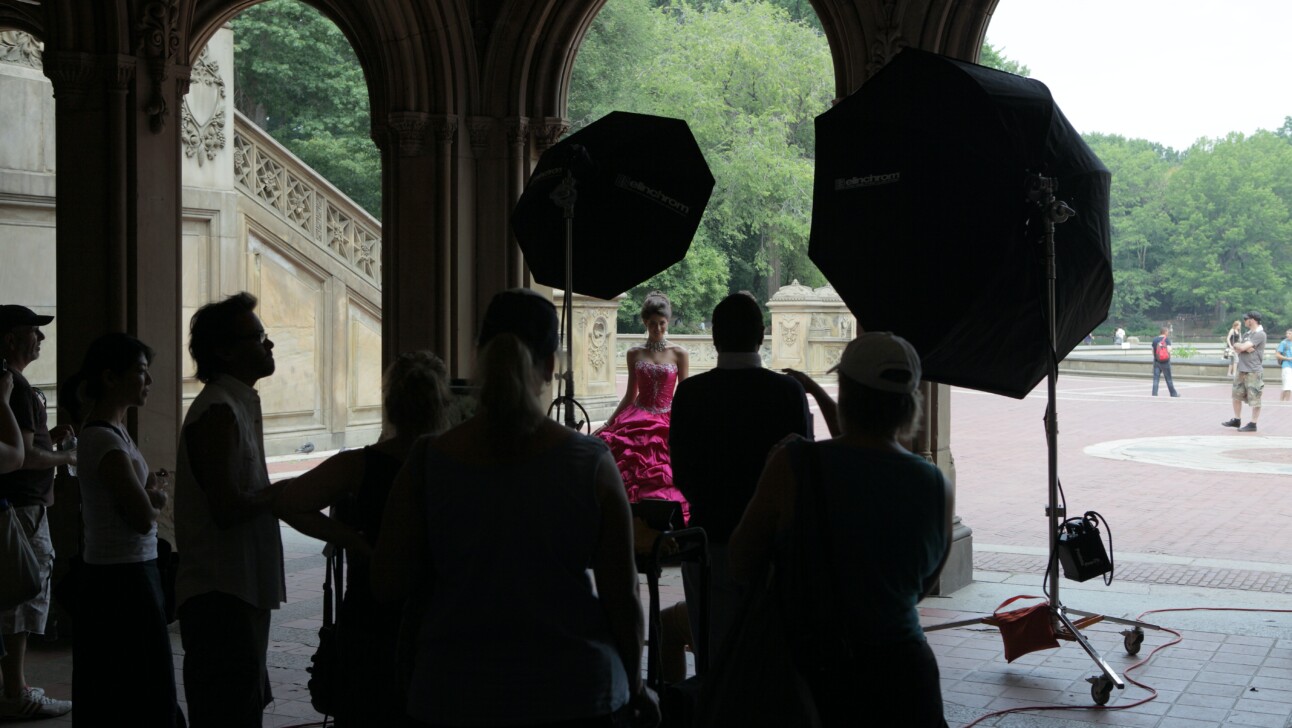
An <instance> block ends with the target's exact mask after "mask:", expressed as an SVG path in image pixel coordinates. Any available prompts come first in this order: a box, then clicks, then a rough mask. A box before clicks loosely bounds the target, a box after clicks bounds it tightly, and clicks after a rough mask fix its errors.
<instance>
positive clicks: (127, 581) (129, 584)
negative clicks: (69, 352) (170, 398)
mask: <svg viewBox="0 0 1292 728" xmlns="http://www.w3.org/2000/svg"><path fill="white" fill-rule="evenodd" d="M152 359H153V350H152V349H151V348H149V347H148V345H146V344H144V343H143V342H142V341H140V340H138V339H136V338H134V337H133V336H130V335H128V334H119V333H113V334H105V335H103V336H100V337H99V338H98V339H95V340H94V342H93V343H91V344H90V348H89V350H88V351H87V352H86V354H85V359H84V360H83V361H82V363H81V369H80V371H79V372H78V373H77V374H76V375H75V376H73V377H72V378H71V379H69V380H68V381H66V382H64V383H63V385H62V388H61V390H60V391H61V395H62V396H61V401H62V402H63V403H64V404H63V406H64V407H65V408H66V409H68V410H70V411H72V412H74V413H75V414H76V416H77V420H78V421H79V422H80V423H81V434H80V442H79V445H78V447H77V449H78V451H79V457H78V461H79V462H78V468H79V469H78V471H77V478H78V480H79V482H80V490H81V518H82V521H83V523H84V538H83V543H84V548H83V550H82V553H81V556H82V559H83V563H82V564H81V566H80V569H79V570H78V572H77V577H76V579H75V580H74V583H75V585H76V593H75V597H74V598H73V600H72V603H73V604H74V605H75V613H76V631H75V633H74V634H73V636H72V697H73V698H74V699H75V700H76V716H75V718H76V722H77V723H78V724H81V725H103V726H107V725H113V724H115V723H119V722H120V721H121V720H122V719H123V718H125V717H126V716H128V722H129V724H130V725H131V726H138V727H139V728H175V727H176V726H183V725H184V717H183V714H182V713H180V710H179V703H178V700H177V696H176V692H175V667H174V664H173V662H172V658H171V645H170V631H169V629H168V627H167V624H168V623H167V619H166V607H165V599H164V597H163V596H162V583H161V573H160V572H159V571H158V567H157V516H158V515H159V514H160V513H161V510H162V509H163V508H164V507H165V506H166V501H167V496H166V490H165V486H164V483H163V482H162V479H161V478H159V477H158V474H156V473H153V472H151V471H149V469H148V463H147V462H146V461H145V460H144V456H143V454H142V453H140V452H139V448H138V446H137V445H136V444H135V441H134V439H133V438H131V437H130V433H129V432H127V431H126V415H127V413H128V412H129V411H130V409H131V408H132V407H142V406H144V403H145V402H147V401H148V390H149V388H150V387H151V385H152V381H153V379H152V376H151V375H150V374H149V372H148V367H149V365H150V364H151V363H152ZM162 476H163V477H165V472H164V471H162ZM141 686H146V688H145V690H146V692H143V693H142V694H141Z"/></svg>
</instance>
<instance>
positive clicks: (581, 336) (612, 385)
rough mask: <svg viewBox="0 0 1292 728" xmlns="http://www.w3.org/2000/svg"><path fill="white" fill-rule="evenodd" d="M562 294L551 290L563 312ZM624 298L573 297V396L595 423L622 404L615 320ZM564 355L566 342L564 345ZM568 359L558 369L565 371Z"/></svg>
mask: <svg viewBox="0 0 1292 728" xmlns="http://www.w3.org/2000/svg"><path fill="white" fill-rule="evenodd" d="M563 296H564V294H563V292H562V291H559V290H553V291H552V303H553V304H554V305H555V306H556V309H557V311H560V309H561V303H562V298H563ZM623 298H624V297H623V296H616V297H615V298H614V299H612V300H609V301H603V300H601V299H599V298H592V297H590V296H583V295H580V294H577V293H576V294H574V297H573V308H574V313H573V319H572V320H573V325H572V327H571V329H570V330H571V333H572V334H573V349H574V394H575V399H576V400H578V402H579V404H581V405H583V407H584V409H586V410H587V411H588V417H589V419H590V420H591V421H592V422H598V421H602V420H605V419H606V418H607V417H609V416H610V415H611V414H612V413H613V412H614V411H615V406H616V405H618V404H619V393H618V387H617V382H616V381H615V372H616V370H617V369H618V367H617V364H618V361H617V357H616V354H615V352H616V348H615V345H616V339H617V335H616V333H615V329H616V326H615V324H616V317H617V315H618V312H619V302H620V301H621V300H623ZM562 352H564V342H562ZM564 368H565V360H564V358H562V359H561V360H560V361H558V362H557V369H558V370H560V371H564Z"/></svg>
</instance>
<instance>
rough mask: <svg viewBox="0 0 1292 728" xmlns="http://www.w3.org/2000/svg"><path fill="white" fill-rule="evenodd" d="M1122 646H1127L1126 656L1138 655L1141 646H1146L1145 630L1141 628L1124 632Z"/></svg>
mask: <svg viewBox="0 0 1292 728" xmlns="http://www.w3.org/2000/svg"><path fill="white" fill-rule="evenodd" d="M1122 644H1123V645H1125V646H1126V654H1128V655H1138V654H1139V648H1140V646H1142V645H1143V644H1144V630H1143V629H1141V628H1139V627H1136V628H1135V629H1127V630H1122Z"/></svg>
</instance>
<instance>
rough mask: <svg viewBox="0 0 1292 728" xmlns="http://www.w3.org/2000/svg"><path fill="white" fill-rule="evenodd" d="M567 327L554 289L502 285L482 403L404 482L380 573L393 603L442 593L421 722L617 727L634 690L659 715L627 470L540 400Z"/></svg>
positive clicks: (422, 659)
mask: <svg viewBox="0 0 1292 728" xmlns="http://www.w3.org/2000/svg"><path fill="white" fill-rule="evenodd" d="M557 332H558V324H557V318H556V309H555V307H553V306H552V302H551V301H550V300H548V299H546V298H544V297H543V296H541V295H539V294H537V293H534V292H533V291H529V290H526V289H513V290H509V291H504V292H502V293H499V294H497V295H496V296H494V297H493V300H492V301H490V303H489V308H488V310H487V311H486V312H485V318H484V322H483V324H482V325H481V330H480V337H479V340H478V342H479V343H478V361H477V376H478V381H479V396H478V399H479V409H478V410H477V412H476V414H475V416H473V417H472V418H471V419H469V420H467V421H466V422H464V423H462V424H461V425H458V426H457V427H455V428H453V429H451V430H449V431H448V432H446V433H444V434H443V435H440V436H439V437H436V438H429V437H424V438H422V439H420V440H418V441H417V443H416V444H415V445H414V446H413V448H412V450H411V451H410V452H409V454H408V458H407V461H406V463H405V465H404V468H403V469H402V470H401V471H400V473H399V476H398V477H397V478H396V479H395V484H394V486H393V487H392V489H391V492H390V498H389V500H388V501H387V504H386V512H385V516H384V518H383V519H382V524H381V535H380V536H379V537H378V539H377V548H376V553H374V554H373V559H372V588H373V594H374V596H376V598H377V599H379V600H381V601H386V602H394V601H398V600H400V599H405V598H407V597H409V596H412V595H414V594H425V595H426V596H425V599H424V600H422V601H421V602H420V603H419V608H418V609H416V610H414V611H413V612H412V613H411V618H413V619H415V620H416V622H417V624H418V628H417V634H418V639H417V642H416V645H415V646H414V648H413V650H414V652H415V655H414V658H413V668H412V682H411V685H410V687H409V691H408V706H407V707H408V714H409V716H410V718H411V719H412V721H413V723H412V725H419V726H421V725H431V726H469V725H481V726H502V725H507V726H570V727H571V728H573V727H574V726H579V727H580V728H600V727H603V726H604V727H605V728H610V727H611V726H613V725H615V724H616V723H615V720H616V718H615V716H613V714H614V713H615V712H616V711H619V710H620V709H621V708H623V707H624V706H625V705H629V709H628V712H636V713H638V714H639V717H640V718H642V719H646V718H650V717H653V718H655V719H656V720H657V719H658V710H657V708H656V704H655V702H654V700H653V699H652V697H651V695H650V692H649V690H647V689H646V688H645V686H644V684H643V681H642V678H641V651H642V642H643V618H642V609H641V602H640V600H639V596H638V581H637V569H636V565H635V563H634V559H633V538H632V521H631V516H630V512H629V508H628V498H627V496H626V495H625V493H624V487H623V482H622V481H621V480H620V478H619V470H618V468H617V467H616V466H615V462H614V460H613V459H612V458H611V456H610V451H609V449H608V448H607V447H606V445H605V444H604V443H602V442H601V441H600V440H598V439H597V438H594V437H590V436H587V435H582V434H579V433H578V432H577V431H574V430H571V429H569V428H566V427H563V426H561V425H560V424H558V423H556V422H554V421H552V420H551V419H548V418H547V417H546V416H545V414H544V410H545V408H544V406H543V402H542V400H541V399H540V396H541V394H542V391H543V387H544V386H545V384H546V382H549V381H551V379H552V372H553V371H554V370H555V368H556V350H557V347H558V344H559V337H558V333H557ZM589 570H591V578H589ZM630 702H631V704H630ZM650 724H652V725H653V723H650Z"/></svg>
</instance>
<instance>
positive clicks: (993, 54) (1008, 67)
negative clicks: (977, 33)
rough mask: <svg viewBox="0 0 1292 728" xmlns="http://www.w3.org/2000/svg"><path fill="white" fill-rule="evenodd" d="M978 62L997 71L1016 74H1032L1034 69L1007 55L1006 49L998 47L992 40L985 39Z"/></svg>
mask: <svg viewBox="0 0 1292 728" xmlns="http://www.w3.org/2000/svg"><path fill="white" fill-rule="evenodd" d="M978 64H979V65H982V66H986V67H988V68H994V69H996V70H997V71H1004V72H1006V73H1012V74H1014V75H1015V76H1031V75H1032V69H1030V68H1028V67H1027V66H1024V65H1023V64H1022V63H1019V62H1018V61H1015V60H1012V59H1009V58H1006V57H1005V49H1004V48H1000V49H997V48H996V46H994V45H992V44H991V41H983V44H982V50H981V51H979V52H978Z"/></svg>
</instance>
